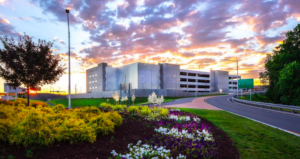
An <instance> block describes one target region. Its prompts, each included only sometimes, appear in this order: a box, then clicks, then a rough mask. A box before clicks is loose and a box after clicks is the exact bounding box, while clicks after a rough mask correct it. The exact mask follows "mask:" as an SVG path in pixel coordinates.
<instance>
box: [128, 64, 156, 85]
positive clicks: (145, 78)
mask: <svg viewBox="0 0 300 159" xmlns="http://www.w3.org/2000/svg"><path fill="white" fill-rule="evenodd" d="M137 64H138V87H137V88H138V89H150V90H151V89H160V71H159V70H160V67H159V65H155V64H147V63H137ZM133 85H134V83H133Z"/></svg>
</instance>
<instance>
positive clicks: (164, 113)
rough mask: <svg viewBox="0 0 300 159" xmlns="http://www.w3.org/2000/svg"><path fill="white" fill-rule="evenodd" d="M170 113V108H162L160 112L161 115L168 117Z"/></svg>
mask: <svg viewBox="0 0 300 159" xmlns="http://www.w3.org/2000/svg"><path fill="white" fill-rule="evenodd" d="M168 114H169V110H168V109H161V110H160V112H159V116H160V117H167V116H168Z"/></svg>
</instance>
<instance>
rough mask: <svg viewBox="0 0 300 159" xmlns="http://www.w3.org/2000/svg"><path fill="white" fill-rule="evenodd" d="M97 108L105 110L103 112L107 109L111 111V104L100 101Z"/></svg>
mask: <svg viewBox="0 0 300 159" xmlns="http://www.w3.org/2000/svg"><path fill="white" fill-rule="evenodd" d="M99 108H100V109H101V110H102V111H105V112H108V111H111V110H113V106H112V105H111V104H109V103H101V104H100V105H99Z"/></svg>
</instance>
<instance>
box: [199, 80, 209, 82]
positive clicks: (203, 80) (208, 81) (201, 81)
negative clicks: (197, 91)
mask: <svg viewBox="0 0 300 159" xmlns="http://www.w3.org/2000/svg"><path fill="white" fill-rule="evenodd" d="M198 83H209V81H208V80H198Z"/></svg>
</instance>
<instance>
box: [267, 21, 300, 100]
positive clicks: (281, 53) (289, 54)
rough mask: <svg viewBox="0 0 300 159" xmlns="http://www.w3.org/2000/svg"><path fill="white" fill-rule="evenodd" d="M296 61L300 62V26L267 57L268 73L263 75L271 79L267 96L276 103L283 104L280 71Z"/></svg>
mask: <svg viewBox="0 0 300 159" xmlns="http://www.w3.org/2000/svg"><path fill="white" fill-rule="evenodd" d="M294 61H296V62H300V24H298V25H297V26H296V27H295V28H294V29H293V30H291V31H289V32H287V33H286V39H285V40H284V41H283V43H282V44H280V45H279V46H277V47H276V48H275V49H274V50H273V54H272V55H268V56H267V58H266V61H265V69H266V71H265V72H264V74H263V75H265V76H267V78H268V79H269V88H268V91H267V92H266V95H267V96H268V97H269V98H270V99H271V100H272V101H273V102H275V103H281V101H280V99H281V96H282V94H281V92H280V91H279V89H280V88H279V85H277V83H278V82H279V74H280V71H281V70H282V69H283V68H284V67H285V65H287V64H289V63H292V62H294ZM293 87H299V86H293Z"/></svg>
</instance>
